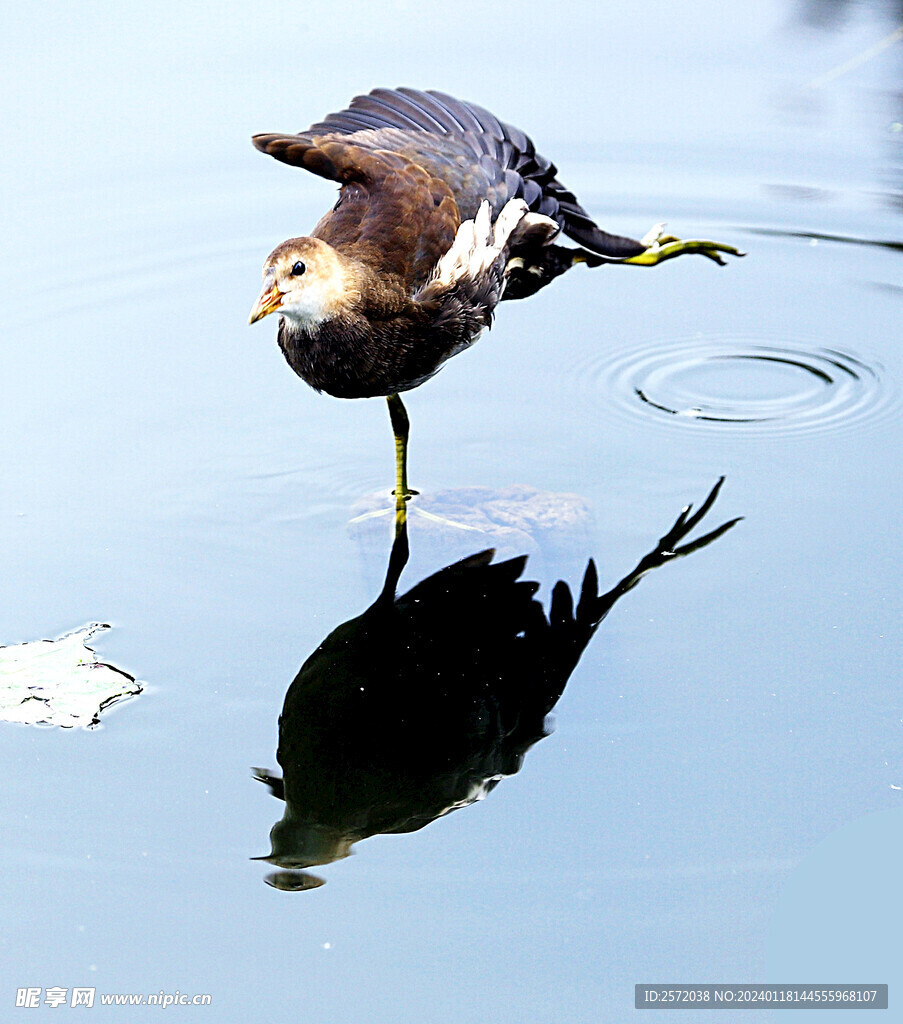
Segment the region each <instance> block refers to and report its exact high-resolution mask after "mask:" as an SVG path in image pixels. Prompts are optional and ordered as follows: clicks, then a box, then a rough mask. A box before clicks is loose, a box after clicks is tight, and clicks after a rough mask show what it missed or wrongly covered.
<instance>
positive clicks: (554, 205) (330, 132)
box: [254, 89, 645, 259]
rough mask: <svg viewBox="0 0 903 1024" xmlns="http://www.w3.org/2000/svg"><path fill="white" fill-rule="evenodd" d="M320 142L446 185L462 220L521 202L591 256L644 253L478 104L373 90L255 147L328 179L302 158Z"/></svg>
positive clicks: (323, 169)
mask: <svg viewBox="0 0 903 1024" xmlns="http://www.w3.org/2000/svg"><path fill="white" fill-rule="evenodd" d="M324 136H329V137H331V138H338V137H343V138H345V139H346V140H347V141H348V142H349V143H354V144H355V145H360V146H363V147H366V148H369V149H373V148H379V149H384V150H390V151H391V152H393V153H397V154H399V155H401V156H404V157H406V158H407V159H409V160H412V161H414V162H416V163H417V164H418V165H419V166H421V167H423V168H424V169H425V170H426V171H427V172H428V173H429V174H430V175H432V176H433V177H439V178H441V179H442V180H443V181H445V182H446V183H447V184H448V186H449V187H450V188H451V191H452V194H453V195H454V197H455V201H456V202H457V204H458V209H459V211H460V213H461V219H462V220H469V219H470V218H472V217H473V216H474V215H475V214H476V212H477V210H478V209H479V206H480V203H481V202H482V201H483V200H484V199H486V200H488V201H489V203H490V205H491V207H492V211H493V213H494V214H495V215H496V216H497V215H498V214H499V213H500V212H501V210H502V208H503V207H504V205H505V203H506V202H507V201H508V200H509V199H515V198H517V199H523V200H524V201H525V202H526V203H527V205H528V206H529V208H530V209H531V210H532V211H534V212H535V213H542V214H544V215H545V216H547V217H551V218H552V219H553V220H555V221H557V222H558V224H559V225H560V227H561V229H562V231H563V232H564V234H565V235H567V236H569V237H570V238H572V239H573V240H574V241H575V242H578V243H579V244H580V245H582V246H585V247H586V248H587V249H589V250H590V251H591V252H594V253H597V254H599V255H603V256H611V257H614V258H621V259H623V258H625V257H628V256H636V255H638V254H639V253H642V252H644V251H645V246H644V245H643V244H642V243H641V242H637V241H635V240H634V239H632V238H624V237H622V236H620V235H611V234H608V232H605V231H603V230H602V229H601V228H600V227H599V226H598V225H597V224H596V223H595V222H594V221H593V220H592V218H591V217H590V216H589V214H588V213H587V212H586V210H584V209H583V207H582V206H581V205H580V203H579V202H578V201H577V198H576V197H575V195H574V194H573V192H571V191H569V190H568V189H567V188H565V186H564V185H563V184H562V183H561V182H560V181H558V179H557V177H556V175H557V173H558V172H557V170H556V168H555V166H554V164H552V163H551V162H550V161H549V160H547V159H545V157H543V156H541V155H540V154H539V153H537V152H536V149H535V147H534V145H533V143H532V141H531V140H530V139H529V137H528V136H527V135H525V134H524V133H523V132H522V131H520V129H518V128H515V127H514V126H513V125H510V124H505V123H504V122H503V121H500V120H499V119H498V118H497V117H495V116H494V115H493V114H491V113H489V111H488V110H484V109H483V108H482V107H479V106H477V105H476V104H475V103H465V102H464V101H462V100H457V99H455V98H454V97H452V96H448V95H446V94H445V93H441V92H434V91H430V92H422V91H420V90H418V89H374V90H373V92H371V93H370V94H369V95H368V96H356V97H355V98H354V99H353V100H352V101H351V105H350V106H349V107H348V108H347V109H346V110H342V111H339V112H338V113H335V114H330V115H329V116H328V117H326V118H325V119H324V120H323V121H321V122H319V123H317V124H315V125H313V126H312V127H311V128H308V129H307V131H306V132H304V133H303V134H301V135H257V136H255V137H254V145H255V146H256V147H257V148H258V149H261V150H263V151H264V152H265V153H269V154H270V155H271V156H274V157H276V159H277V160H283V161H285V162H286V163H290V164H296V165H298V166H302V167H306V168H307V170H309V171H313V173H315V174H320V175H322V176H323V177H326V178H331V177H335V174H334V170H333V169H332V168H331V167H329V166H328V161H326V162H324V161H323V159H322V157H320V156H319V155H315V154H313V153H311V154H309V156H308V157H305V155H304V153H303V147H304V146H305V145H309V143H310V141H311V140H312V139H313V138H315V137H318V138H322V137H324ZM299 147H301V148H299ZM335 180H340V179H339V178H335Z"/></svg>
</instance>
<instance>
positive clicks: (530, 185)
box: [251, 89, 736, 398]
mask: <svg viewBox="0 0 903 1024" xmlns="http://www.w3.org/2000/svg"><path fill="white" fill-rule="evenodd" d="M254 145H255V146H257V148H258V149H260V150H262V151H263V152H265V153H269V154H270V155H272V156H274V157H276V158H277V159H279V160H282V161H284V162H285V163H289V164H294V165H296V166H299V167H303V168H305V169H306V170H309V171H312V172H313V173H315V174H319V175H321V176H322V177H325V178H329V179H331V180H333V181H337V182H339V183H340V184H341V192H340V195H339V200H338V202H337V203H336V204H335V206H334V207H333V209H332V210H330V211H329V213H327V214H326V215H325V216H324V217H323V218H322V220H321V221H320V222H319V224H317V226H316V227H315V228H314V230H313V232H312V234H311V236H310V237H307V238H294V239H289V241H287V242H284V243H283V244H282V245H280V246H279V247H278V248H277V249H276V250H274V252H273V253H272V254H271V255H270V256H269V257H268V259H267V262H266V264H265V265H264V287H263V290H262V291H261V295H260V298H259V299H258V301H257V304H256V305H255V307H254V309H253V310H252V313H251V321H252V322H254V321H255V320H258V319H260V318H261V317H263V316H265V315H266V314H267V313H270V312H275V311H279V312H280V313H281V314H282V318H281V322H280V325H279V344H280V347H281V348H282V351H283V352H284V354H285V356H286V359H287V360H288V362H289V364H290V365H291V367H292V369H293V370H294V371H295V372H296V373H297V374H298V375H299V376H300V377H302V378H303V379H304V380H305V381H306V382H307V383H308V384H310V385H311V386H312V387H314V388H316V389H317V390H319V391H326V392H328V393H329V394H331V395H336V396H338V397H341V398H364V397H370V396H375V395H395V394H397V393H398V392H400V391H407V390H410V389H411V388H414V387H416V386H417V385H418V384H421V383H422V382H423V381H424V380H426V379H427V378H429V377H431V376H432V375H433V374H434V373H435V372H436V371H437V370H438V369H439V368H440V367H441V365H442V364H443V363H444V362H445V360H447V359H448V358H449V357H450V356H452V355H454V354H455V353H456V352H459V351H461V350H462V349H463V348H466V347H467V346H468V345H470V344H472V342H473V341H474V340H476V338H477V337H478V336H479V334H480V333H481V332H482V331H483V329H484V328H486V327H487V326H489V323H490V321H491V319H492V314H493V311H494V309H495V307H496V305H497V304H498V302H499V301H500V300H501V299H502V298H503V297H504V298H523V297H525V296H527V295H531V294H533V293H534V292H536V291H537V290H538V289H540V288H542V287H543V286H544V285H546V284H548V283H549V281H551V280H553V279H554V278H555V277H556V276H558V275H559V274H561V273H563V272H564V271H565V270H567V269H568V268H569V267H571V266H573V265H574V264H575V263H578V262H582V263H588V264H590V265H598V264H600V263H606V262H609V263H615V262H616V263H620V262H637V263H645V264H647V265H648V264H653V263H658V262H661V261H662V260H664V259H669V258H671V257H672V256H677V255H680V254H681V253H684V252H697V253H700V254H702V255H705V256H708V257H709V258H710V259H713V260H715V261H716V262H719V263H720V262H722V260H721V258H720V256H719V252H736V250H733V249H731V248H730V247H727V246H719V245H717V244H716V243H712V242H678V240H677V239H672V238H667V239H663V238H661V237H660V235H658V236H656V237H655V238H653V239H649V240H644V241H642V242H639V241H635V240H633V239H629V238H623V237H620V236H616V235H609V234H607V233H605V232H603V231H601V230H600V229H599V227H598V226H597V225H596V224H595V223H594V222H593V221H592V220H591V219H590V217H589V216H588V214H587V213H586V211H585V210H583V208H582V207H581V206H580V205H579V203H578V202H577V200H576V198H575V197H574V195H573V194H572V193H571V192H569V191H568V190H567V189H566V188H565V187H564V186H563V185H562V184H561V183H560V182H559V181H558V180H557V179H556V177H555V176H556V173H557V171H556V169H555V167H554V166H553V165H552V164H551V163H550V162H549V161H548V160H545V159H544V158H543V157H541V156H539V155H538V154H537V153H536V151H535V149H534V147H533V143H532V142H531V141H530V139H529V138H527V136H526V135H524V133H523V132H521V131H520V130H519V129H517V128H513V127H512V126H510V125H506V124H504V123H502V122H500V121H499V120H498V119H497V118H496V117H494V116H493V115H492V114H490V113H489V112H488V111H486V110H483V109H482V108H481V107H477V106H475V105H474V104H470V103H463V102H461V101H459V100H455V99H453V98H452V97H449V96H445V95H444V94H441V93H435V92H430V93H424V92H418V91H416V90H411V89H401V90H386V89H377V90H374V91H373V92H372V93H371V94H370V95H369V96H358V97H357V98H355V99H354V100H353V101H352V103H351V106H350V107H349V109H347V110H344V111H342V112H340V113H338V114H332V115H330V116H329V117H328V118H327V119H326V120H325V121H323V122H321V123H319V124H316V125H314V126H313V127H311V128H310V129H308V130H307V131H306V132H303V133H301V134H299V135H257V136H255V137H254ZM559 231H561V232H563V233H564V234H566V235H568V236H569V237H570V238H572V239H574V241H576V242H577V243H578V244H579V246H580V247H579V248H564V247H562V246H558V245H553V244H552V240H553V239H554V237H555V236H556V235H557V234H558V232H559Z"/></svg>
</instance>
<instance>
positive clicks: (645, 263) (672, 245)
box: [619, 224, 745, 267]
mask: <svg viewBox="0 0 903 1024" xmlns="http://www.w3.org/2000/svg"><path fill="white" fill-rule="evenodd" d="M640 241H641V242H642V244H643V245H645V246H646V251H645V252H641V253H640V254H639V256H631V257H630V258H629V259H626V260H619V262H620V263H631V264H633V265H634V266H638V267H654V266H657V265H658V264H659V263H664V262H665V260H673V259H674V257H675V256H685V255H688V254H690V253H696V254H697V255H699V256H705V257H706V258H707V259H710V260H714V261H715V262H716V263H720V264H721V266H724V260H723V259H722V257H721V253H727V255H729V256H743V255H745V254H744V253H742V252H740V250H739V249H735V248H734V247H733V246H732V245H723V244H722V243H721V242H706V241H703V240H702V239H699V238H692V239H684V240H681V239H680V238H677V237H676V236H675V235H666V234H665V225H664V224H656V225H655V227H654V228H653V229H652V230H651V231H650V232H649V233H648V234H647V235H645V236H644V237H643V238H642V239H641V240H640Z"/></svg>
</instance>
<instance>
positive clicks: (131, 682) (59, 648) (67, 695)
mask: <svg viewBox="0 0 903 1024" xmlns="http://www.w3.org/2000/svg"><path fill="white" fill-rule="evenodd" d="M109 628H110V627H109V626H107V625H105V624H103V623H100V622H92V623H91V624H90V625H89V626H84V627H82V628H81V629H76V630H74V631H73V632H71V633H66V634H64V635H63V636H60V637H57V638H56V640H36V641H34V642H32V643H26V644H16V645H14V646H11V647H0V721H5V722H21V723H23V724H25V725H59V726H61V727H63V728H65V729H68V728H72V727H73V726H82V727H90V726H93V725H97V724H98V722H99V721H100V713H101V711H103V710H104V709H105V708H108V707H109V706H110V705H111V704H113V703H115V702H116V701H118V700H121V699H122V698H124V697H132V696H134V695H135V694H138V693H140V692H141V689H142V688H141V684H140V683H138V682H136V681H135V679H134V677H132V676H130V675H129V674H128V673H127V672H123V671H122V670H121V669H118V668H115V667H114V666H113V665H107V664H105V663H104V662H102V661H98V660H97V655H96V654H95V652H94V651H93V650H92V649H91V648H90V647H88V646H87V643H86V641H87V640H89V639H90V638H91V637H92V636H94V634H95V633H99V632H100V631H101V630H104V629H109Z"/></svg>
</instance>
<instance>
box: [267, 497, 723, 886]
mask: <svg viewBox="0 0 903 1024" xmlns="http://www.w3.org/2000/svg"><path fill="white" fill-rule="evenodd" d="M720 486H721V481H720V480H719V481H718V483H717V484H716V485H715V487H714V488H713V489H712V491H711V493H710V494H709V495H708V497H707V498H706V500H705V501H704V502H703V504H702V505H701V507H700V508H699V510H698V511H697V512H695V513H693V514H691V509H692V506H689V507H688V508H686V509H684V510H683V511H682V512H681V514H680V516H679V517H678V519H677V521H676V522H675V524H674V526H673V527H672V528H671V530H670V531H669V532H668V533H667V534H666V535H665V536H664V537H662V539H661V540H660V541H659V543H658V544H657V545H656V546H655V548H654V549H653V550H652V551H650V552H649V553H648V554H647V555H645V556H644V557H643V558H642V559H641V560H640V561H639V563H638V564H637V565H636V567H635V568H634V569H633V570H632V571H631V572H630V573H628V575H627V576H625V577H624V578H623V579H622V580H620V581H619V582H618V583H617V584H616V585H615V586H614V587H613V588H612V589H611V590H609V591H607V592H606V593H603V594H600V593H599V588H598V578H597V575H596V568H595V565H594V563H593V562H592V560H590V562H589V564H588V565H587V569H586V572H585V575H584V577H583V582H582V585H581V588H580V595H579V598H578V600H577V603H576V605H575V604H574V600H573V598H572V596H571V591H570V588H569V587H568V585H567V584H566V583H564V582H559V583H557V584H556V586H555V588H554V589H553V591H552V598H551V605H550V608H549V613H548V615H547V614H546V612H545V611H544V609H543V606H542V604H541V603H540V602H539V601H538V600H537V599H536V596H535V595H536V591H537V590H538V589H539V584H538V583H534V582H531V581H527V580H524V579H522V576H523V573H524V570H525V567H526V561H527V559H526V556H522V557H520V558H512V559H508V560H507V561H502V562H493V555H494V553H493V552H492V551H491V550H490V551H481V552H478V553H477V554H474V555H471V556H470V557H468V558H465V559H463V560H461V561H459V562H456V563H455V564H453V565H450V566H447V567H446V568H444V569H441V570H440V571H439V572H437V573H434V574H433V575H432V576H429V577H427V578H426V579H425V580H423V581H422V582H421V583H418V584H417V585H416V586H415V587H413V588H412V589H411V590H409V591H408V592H407V593H406V594H404V595H402V596H400V597H399V596H396V588H397V585H398V581H399V578H400V576H401V572H402V570H403V569H404V566H405V564H406V563H407V560H408V538H407V531H406V529H404V528H403V529H401V530H400V531H399V533H398V535H397V536H396V539H395V542H394V544H393V546H392V551H391V555H390V558H389V565H388V570H387V572H386V579H385V583H384V585H383V588H382V590H381V592H380V594H379V596H378V597H377V599H376V600H375V601H374V602H373V604H372V605H371V606H370V607H369V608H368V609H367V610H366V611H365V612H364V613H363V614H362V615H359V616H358V617H357V618H354V619H350V620H349V621H348V622H345V623H343V624H342V625H341V626H339V627H338V628H337V629H335V630H333V632H332V633H330V635H329V636H328V637H327V638H326V639H325V640H324V641H323V643H322V644H320V646H319V647H318V648H317V649H316V650H315V651H314V653H313V654H312V655H311V656H310V657H309V658H308V659H307V661H306V662H305V663H304V664H303V665H302V667H301V670H300V672H299V673H298V675H297V677H296V678H295V680H294V682H293V683H292V684H291V686H290V687H289V690H288V693H287V694H286V697H285V704H284V707H283V709H282V715H281V716H280V718H279V749H278V751H277V755H276V756H277V760H278V761H279V764H280V765H281V766H282V771H283V775H282V777H281V778H280V777H279V776H277V775H273V774H271V773H269V772H267V771H265V770H263V769H257V770H256V776H257V778H258V779H259V780H260V781H262V782H264V783H266V785H267V786H268V787H269V788H270V790H271V792H272V793H273V795H274V796H276V797H278V798H279V799H281V800H283V801H284V802H285V808H284V814H283V817H282V819H281V820H280V821H278V822H276V824H275V825H274V826H273V828H272V830H271V832H270V842H271V846H272V849H271V852H270V854H269V855H268V856H266V857H262V858H260V859H261V860H266V861H269V863H271V864H273V865H276V866H277V867H278V868H280V869H281V870H280V871H278V872H276V873H274V874H271V875H270V876H268V878H267V881H268V882H269V883H270V884H271V885H274V886H276V887H277V888H280V889H286V890H299V889H308V888H314V887H316V886H317V885H320V884H322V880H321V879H319V878H317V877H316V876H314V875H311V874H308V873H307V872H306V871H304V869H305V868H308V867H313V866H315V865H320V864H327V863H330V862H331V861H335V860H340V859H341V858H343V857H347V856H348V855H349V854H350V853H351V848H352V846H353V844H354V843H356V842H358V841H359V840H361V839H365V838H367V837H368V836H372V835H376V834H378V833H389V832H413V831H416V830H417V829H420V828H423V827H424V825H427V824H429V823H430V822H431V821H434V820H435V819H436V818H439V817H441V816H442V815H444V814H447V813H449V811H453V810H457V809H458V808H460V807H465V806H467V805H468V804H470V803H473V802H474V801H475V800H479V799H481V798H482V797H483V796H485V795H486V794H487V793H489V792H490V791H491V790H492V789H493V788H494V787H495V786H496V785H497V784H498V782H499V781H500V780H501V779H503V778H504V777H505V776H508V775H513V774H514V773H515V772H517V771H519V769H520V767H521V764H522V762H523V758H524V755H525V753H526V752H527V751H528V750H529V749H530V747H531V746H533V744H534V743H536V742H537V741H538V740H540V739H542V738H543V736H545V735H546V728H545V722H546V717H547V715H548V714H549V712H550V711H551V710H552V708H553V707H554V706H555V704H556V703H557V701H558V699H559V697H560V696H561V694H562V692H563V690H564V687H565V685H566V683H567V681H568V678H569V677H570V675H571V673H572V672H573V670H574V667H575V666H576V664H577V662H578V661H579V659H580V656H581V654H582V653H583V651H584V649H585V648H586V646H587V644H588V643H589V641H590V639H591V638H592V636H593V634H594V633H595V631H596V629H597V627H598V626H599V623H600V622H601V621H602V619H604V618H605V616H606V615H607V614H608V612H609V611H610V610H611V608H612V606H613V605H614V604H615V602H616V601H617V600H618V599H619V598H620V597H621V596H622V595H623V594H625V593H626V592H627V591H628V590H630V589H632V588H633V587H634V586H636V584H637V583H638V582H639V580H640V579H641V578H642V576H643V575H645V574H646V573H647V572H649V571H650V570H652V569H655V568H657V567H658V566H660V565H663V564H664V563H665V562H668V561H671V560H672V559H674V558H679V557H681V556H683V555H687V554H690V553H691V552H693V551H696V550H698V549H699V548H702V547H705V546H706V545H707V544H710V543H711V542H712V541H713V540H715V539H716V538H717V537H719V536H721V534H723V533H725V532H726V531H727V530H729V529H730V528H731V527H732V526H733V525H734V523H735V522H737V520H731V521H730V522H727V523H724V524H722V525H721V526H719V527H718V528H717V529H715V530H712V531H711V532H710V533H707V534H705V535H704V536H702V537H700V538H698V539H697V540H695V541H686V542H685V543H682V542H683V541H685V538H687V537H688V535H689V534H690V532H691V531H692V530H693V529H694V528H695V527H696V526H697V525H698V524H699V523H700V521H701V520H702V519H703V517H704V516H705V515H706V513H707V512H708V511H709V509H710V508H711V506H712V504H713V502H714V501H715V498H716V496H717V494H718V490H719V488H720Z"/></svg>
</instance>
